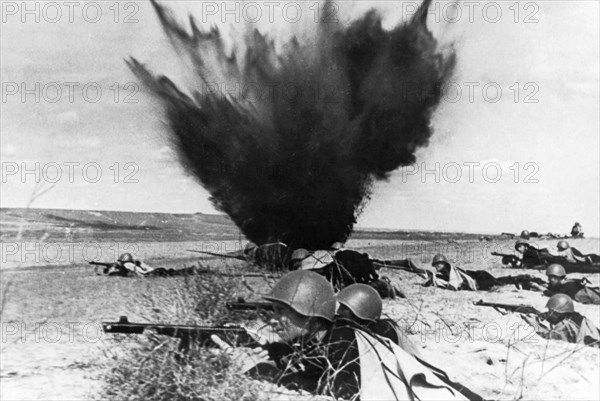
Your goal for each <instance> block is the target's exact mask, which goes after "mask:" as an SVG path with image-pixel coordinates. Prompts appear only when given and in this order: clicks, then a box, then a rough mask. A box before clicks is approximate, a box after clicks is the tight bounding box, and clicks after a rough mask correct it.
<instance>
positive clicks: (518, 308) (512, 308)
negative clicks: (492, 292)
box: [473, 299, 544, 316]
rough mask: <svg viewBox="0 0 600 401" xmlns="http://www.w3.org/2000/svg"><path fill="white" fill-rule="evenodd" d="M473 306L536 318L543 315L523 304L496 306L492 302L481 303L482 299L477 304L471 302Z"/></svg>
mask: <svg viewBox="0 0 600 401" xmlns="http://www.w3.org/2000/svg"><path fill="white" fill-rule="evenodd" d="M473 305H477V306H489V307H491V308H494V309H496V310H498V309H504V310H507V311H509V312H517V313H525V314H534V315H538V316H542V315H544V312H540V311H539V310H537V309H535V307H533V306H531V305H523V304H521V305H514V304H498V303H493V302H483V300H482V299H480V300H479V301H477V302H473Z"/></svg>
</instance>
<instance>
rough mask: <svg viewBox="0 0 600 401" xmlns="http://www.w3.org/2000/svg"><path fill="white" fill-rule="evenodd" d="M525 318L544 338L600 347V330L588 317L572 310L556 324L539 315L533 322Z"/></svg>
mask: <svg viewBox="0 0 600 401" xmlns="http://www.w3.org/2000/svg"><path fill="white" fill-rule="evenodd" d="M524 320H526V321H527V322H528V323H530V324H531V325H532V326H533V327H534V328H535V331H536V333H537V334H538V335H539V336H540V337H542V338H546V339H548V340H559V341H565V342H568V343H575V344H585V345H589V346H591V347H597V348H600V330H598V328H597V327H595V326H594V324H593V323H592V322H591V321H590V320H589V319H588V318H586V317H585V316H583V315H581V314H579V313H577V312H572V313H571V314H569V316H567V317H565V318H564V319H562V320H561V321H560V322H558V323H557V324H556V325H554V326H552V325H548V324H547V323H546V322H545V321H543V320H541V319H540V318H539V317H536V318H535V320H534V321H533V322H532V321H530V320H529V319H527V318H525V319H524Z"/></svg>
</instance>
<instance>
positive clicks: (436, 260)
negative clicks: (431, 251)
mask: <svg viewBox="0 0 600 401" xmlns="http://www.w3.org/2000/svg"><path fill="white" fill-rule="evenodd" d="M440 262H443V263H445V264H446V265H448V266H450V263H448V259H446V257H445V256H444V255H442V254H441V253H438V254H437V255H435V256H434V257H433V260H432V261H431V266H435V264H436V263H440Z"/></svg>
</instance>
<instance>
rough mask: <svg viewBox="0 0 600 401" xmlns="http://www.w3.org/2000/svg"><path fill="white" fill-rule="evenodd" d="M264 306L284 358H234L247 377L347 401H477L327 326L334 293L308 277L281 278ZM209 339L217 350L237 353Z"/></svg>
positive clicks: (354, 332) (431, 370) (392, 353)
mask: <svg viewBox="0 0 600 401" xmlns="http://www.w3.org/2000/svg"><path fill="white" fill-rule="evenodd" d="M265 298H266V299H267V300H270V301H271V302H273V304H274V310H275V315H274V320H273V327H274V329H275V331H276V333H277V334H278V335H279V337H280V338H281V340H283V341H285V342H287V343H288V344H289V347H290V351H291V352H290V353H289V354H288V355H285V356H283V357H281V358H278V360H277V361H271V360H268V359H267V355H266V354H265V353H264V352H262V353H261V352H258V353H255V354H254V355H249V354H248V353H243V352H240V353H238V354H236V355H234V357H235V358H234V359H235V360H236V362H237V363H238V364H239V366H240V368H241V370H242V371H244V372H246V373H247V374H250V375H253V376H255V377H259V378H263V379H269V380H273V381H276V382H277V383H278V384H281V385H284V386H286V387H288V388H292V389H302V390H306V391H309V392H311V393H319V394H327V395H332V396H334V397H336V398H343V399H352V400H360V399H363V400H371V399H386V400H408V399H439V400H442V399H443V400H467V399H471V400H481V399H482V398H481V397H480V396H478V395H477V394H475V393H473V392H472V391H470V390H468V389H467V388H465V387H464V386H461V385H460V384H457V383H453V382H451V381H450V380H449V379H448V377H447V375H446V374H445V373H444V372H443V371H441V370H439V369H437V368H435V367H432V366H430V365H428V364H426V363H425V362H422V361H420V360H417V359H416V358H414V357H413V356H411V355H410V354H408V353H406V352H405V351H404V350H402V348H400V347H399V346H397V345H396V344H393V343H392V342H391V341H390V340H389V339H385V338H381V337H377V336H376V335H371V334H369V333H367V332H366V331H363V330H361V329H360V328H358V327H355V326H353V325H347V324H345V320H344V319H338V320H335V321H334V314H335V298H334V294H333V288H332V287H331V285H330V283H329V282H327V280H325V278H323V277H322V276H320V275H318V274H316V273H314V272H310V271H302V270H300V271H294V272H291V273H288V274H286V275H285V276H284V277H282V278H281V280H280V281H279V282H278V283H277V284H276V285H275V286H274V287H273V290H272V292H271V294H269V295H268V296H266V297H265ZM214 337H215V338H214V339H213V341H215V343H217V344H218V345H220V346H222V348H223V349H225V350H226V351H228V352H232V353H235V352H236V350H235V349H232V348H231V347H228V346H227V345H226V344H224V343H223V341H221V340H219V339H218V337H216V336H214ZM376 337H377V338H376Z"/></svg>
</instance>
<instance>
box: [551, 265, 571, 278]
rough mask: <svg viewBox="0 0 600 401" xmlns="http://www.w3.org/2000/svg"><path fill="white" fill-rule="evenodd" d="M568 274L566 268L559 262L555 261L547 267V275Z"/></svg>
mask: <svg viewBox="0 0 600 401" xmlns="http://www.w3.org/2000/svg"><path fill="white" fill-rule="evenodd" d="M566 275H567V272H566V271H565V268H564V267H562V266H561V265H559V264H558V263H553V264H551V265H550V266H548V268H547V269H546V276H556V277H565V276H566Z"/></svg>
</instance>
